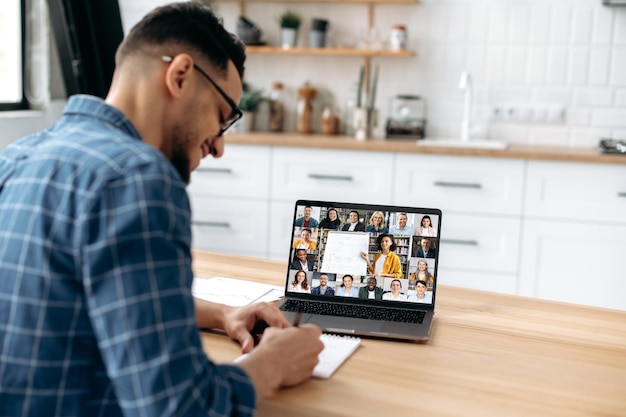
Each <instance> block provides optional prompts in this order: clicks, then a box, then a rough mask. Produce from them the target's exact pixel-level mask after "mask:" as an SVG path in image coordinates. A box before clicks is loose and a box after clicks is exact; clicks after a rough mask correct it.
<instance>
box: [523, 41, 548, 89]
mask: <svg viewBox="0 0 626 417" xmlns="http://www.w3.org/2000/svg"><path fill="white" fill-rule="evenodd" d="M528 49H529V54H528V83H529V84H530V85H537V84H545V82H546V79H547V75H546V74H547V70H548V48H547V47H546V46H531V47H529V48H528Z"/></svg>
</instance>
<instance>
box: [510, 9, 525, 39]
mask: <svg viewBox="0 0 626 417" xmlns="http://www.w3.org/2000/svg"><path fill="white" fill-rule="evenodd" d="M529 19H530V8H529V7H528V6H527V5H513V6H511V23H510V25H509V42H512V43H526V42H527V41H528V32H529V27H530V25H529Z"/></svg>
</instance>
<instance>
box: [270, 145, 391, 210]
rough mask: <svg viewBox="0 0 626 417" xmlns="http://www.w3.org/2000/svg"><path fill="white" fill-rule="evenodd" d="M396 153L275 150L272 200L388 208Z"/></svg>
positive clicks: (278, 148) (300, 149)
mask: <svg viewBox="0 0 626 417" xmlns="http://www.w3.org/2000/svg"><path fill="white" fill-rule="evenodd" d="M392 185H393V153H391V152H389V153H387V152H384V153H378V152H364V151H344V150H332V149H328V150H321V149H309V148H283V147H277V148H274V152H273V160H272V200H280V201H288V202H295V201H296V200H298V199H308V200H327V201H349V202H355V203H379V204H389V202H390V201H391V190H392Z"/></svg>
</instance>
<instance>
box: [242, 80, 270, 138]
mask: <svg viewBox="0 0 626 417" xmlns="http://www.w3.org/2000/svg"><path fill="white" fill-rule="evenodd" d="M264 100H265V97H264V96H263V91H262V90H255V89H253V88H251V87H250V86H249V85H248V84H247V83H244V84H243V92H242V94H241V100H240V101H239V109H241V111H242V113H243V117H242V118H241V120H240V121H239V123H238V124H237V126H236V131H237V132H240V133H245V132H250V131H251V130H252V126H253V124H254V115H255V114H256V112H257V111H259V107H260V106H261V103H262V102H263V101H264Z"/></svg>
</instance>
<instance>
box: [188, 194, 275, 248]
mask: <svg viewBox="0 0 626 417" xmlns="http://www.w3.org/2000/svg"><path fill="white" fill-rule="evenodd" d="M190 201H191V208H192V210H193V219H192V223H191V224H192V233H193V235H192V237H193V247H194V248H195V249H203V250H210V251H215V252H224V253H231V254H234V255H242V256H254V257H258V258H267V256H268V252H267V247H268V246H267V244H268V202H267V201H254V200H249V201H246V200H239V199H227V198H216V197H206V196H196V195H193V194H192V195H191V199H190Z"/></svg>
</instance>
